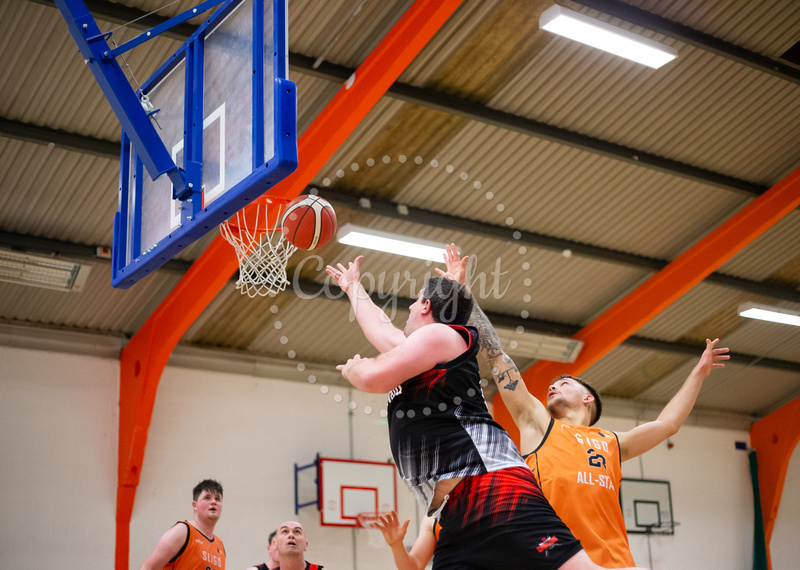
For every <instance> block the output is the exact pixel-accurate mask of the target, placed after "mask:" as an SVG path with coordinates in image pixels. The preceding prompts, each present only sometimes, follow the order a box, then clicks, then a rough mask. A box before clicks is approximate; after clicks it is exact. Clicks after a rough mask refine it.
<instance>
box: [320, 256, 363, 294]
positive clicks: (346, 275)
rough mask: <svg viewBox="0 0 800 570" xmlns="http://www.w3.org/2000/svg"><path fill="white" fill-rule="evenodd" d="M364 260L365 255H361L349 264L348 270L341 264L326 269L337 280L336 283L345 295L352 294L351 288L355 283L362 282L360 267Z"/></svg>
mask: <svg viewBox="0 0 800 570" xmlns="http://www.w3.org/2000/svg"><path fill="white" fill-rule="evenodd" d="M362 259H364V256H363V255H359V256H358V257H356V258H355V259H354V260H353V261H351V262H349V263H348V264H347V268H345V266H344V265H342V264H341V263H337V264H336V267H333V266H331V265H329V266H327V267H326V268H325V271H326V272H327V273H328V275H330V276H331V277H333V278H334V279H336V283H338V284H339V287H340V288H341V289H342V291H344V292H345V293H349V292H350V288H351V287H352V286H353V284H354V283H358V282H359V281H360V280H361V270H360V269H359V265H361V260H362Z"/></svg>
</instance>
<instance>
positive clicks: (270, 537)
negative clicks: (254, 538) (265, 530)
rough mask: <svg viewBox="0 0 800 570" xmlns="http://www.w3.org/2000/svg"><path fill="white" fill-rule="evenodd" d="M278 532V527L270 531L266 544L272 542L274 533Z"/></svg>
mask: <svg viewBox="0 0 800 570" xmlns="http://www.w3.org/2000/svg"><path fill="white" fill-rule="evenodd" d="M276 534H278V529H277V528H276V529H275V530H273V531H272V532H271V533H269V538H268V539H267V544H272V540H273V539H274V538H275V535H276Z"/></svg>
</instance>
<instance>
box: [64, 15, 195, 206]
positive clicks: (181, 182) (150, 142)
mask: <svg viewBox="0 0 800 570" xmlns="http://www.w3.org/2000/svg"><path fill="white" fill-rule="evenodd" d="M55 3H56V6H57V7H58V10H59V11H60V12H61V15H62V17H63V18H64V20H66V22H67V26H68V28H69V32H70V34H71V35H72V39H73V40H75V43H76V44H77V45H78V49H79V50H80V52H81V55H83V59H84V61H85V62H86V64H87V65H88V66H89V69H90V70H91V72H92V75H94V78H95V80H96V81H97V83H98V85H99V86H100V89H101V90H102V91H103V94H104V95H105V97H106V99H107V100H108V102H109V104H110V105H111V109H112V110H113V111H114V114H115V115H116V116H117V119H118V120H119V122H120V124H121V125H122V129H123V130H124V131H125V133H126V135H127V136H128V138H129V139H130V140H131V143H132V144H133V146H134V148H135V149H136V151H137V153H138V154H139V156H140V157H141V160H142V163H143V164H144V166H145V168H147V172H148V173H149V174H150V176H151V178H153V180H155V179H156V178H158V177H159V176H160V175H162V174H166V175H167V176H168V177H169V179H170V181H171V182H172V185H173V186H174V188H175V194H176V196H177V197H180V198H181V199H186V198H188V197H189V196H190V195H191V193H192V192H193V191H196V190H198V189H199V188H200V177H199V176H198V173H197V172H196V171H195V172H190V173H189V175H188V176H187V173H186V172H185V171H184V170H183V169H182V168H179V167H178V166H177V165H176V164H175V161H174V160H173V159H172V156H170V153H169V151H168V150H167V147H166V146H165V145H164V142H163V141H162V140H161V137H159V135H158V132H156V129H155V127H154V126H153V124H152V122H151V120H150V117H149V115H148V113H147V112H146V111H145V109H144V107H143V106H142V102H141V101H140V100H139V98H138V97H137V95H136V93H135V92H134V90H133V89H132V88H131V86H130V84H129V83H128V80H127V78H126V77H125V74H124V72H123V71H122V68H121V67H120V66H119V64H118V63H117V60H116V59H114V58H113V57H111V56H110V54H111V51H112V50H111V48H110V47H109V45H108V42H107V41H106V38H107V37H108V36H109V34H103V33H101V32H100V28H99V27H98V26H97V22H95V19H94V17H93V16H92V14H91V13H90V12H89V10H88V8H86V4H84V2H83V0H55ZM190 17H191V16H190ZM178 23H180V22H175V23H173V24H172V25H176V24H178ZM157 27H158V26H157ZM162 31H163V30H162ZM159 33H160V32H159ZM147 39H149V38H147ZM143 41H144V40H143ZM140 43H141V42H140ZM191 170H195V169H191Z"/></svg>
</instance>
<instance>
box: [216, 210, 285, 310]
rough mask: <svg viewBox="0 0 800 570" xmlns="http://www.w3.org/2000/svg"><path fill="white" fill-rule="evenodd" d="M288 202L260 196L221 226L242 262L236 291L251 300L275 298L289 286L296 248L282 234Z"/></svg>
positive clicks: (223, 235) (223, 234)
mask: <svg viewBox="0 0 800 570" xmlns="http://www.w3.org/2000/svg"><path fill="white" fill-rule="evenodd" d="M288 202H289V200H286V199H283V198H274V197H269V196H266V195H264V196H261V197H259V198H258V199H256V201H255V202H253V203H252V204H250V205H249V206H247V207H246V208H243V209H242V210H240V211H238V212H237V213H236V214H234V215H233V216H231V218H230V219H228V220H225V221H224V222H222V223H221V224H220V226H219V231H220V234H222V237H224V238H225V240H227V242H228V243H230V244H231V245H232V246H233V249H234V250H235V251H236V257H237V259H238V261H239V279H238V280H237V281H236V288H237V289H239V290H240V291H241V292H242V293H243V294H246V295H247V296H249V297H251V298H252V297H256V296H262V297H263V296H266V295H270V294H273V295H274V294H276V293H278V292H280V291H283V290H284V289H285V288H286V285H288V283H289V281H288V279H287V278H286V264H287V262H288V261H289V257H291V255H292V254H293V253H294V252H295V251H297V248H296V247H295V246H293V245H292V244H290V243H289V242H288V241H287V240H286V238H285V237H284V236H283V232H282V231H281V217H282V214H283V210H284V209H285V208H286V204H287V203H288Z"/></svg>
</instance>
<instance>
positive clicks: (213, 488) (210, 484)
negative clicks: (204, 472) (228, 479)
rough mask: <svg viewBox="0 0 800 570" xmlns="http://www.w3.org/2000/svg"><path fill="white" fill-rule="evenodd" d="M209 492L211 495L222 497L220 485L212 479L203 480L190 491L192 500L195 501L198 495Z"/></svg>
mask: <svg viewBox="0 0 800 570" xmlns="http://www.w3.org/2000/svg"><path fill="white" fill-rule="evenodd" d="M203 491H209V492H211V493H219V496H220V497H221V496H222V485H221V484H220V482H219V481H216V480H214V479H203V480H202V481H200V482H199V483H198V484H197V485H195V486H194V489H192V500H193V501H196V500H197V499H198V498H199V497H200V493H202V492H203Z"/></svg>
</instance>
